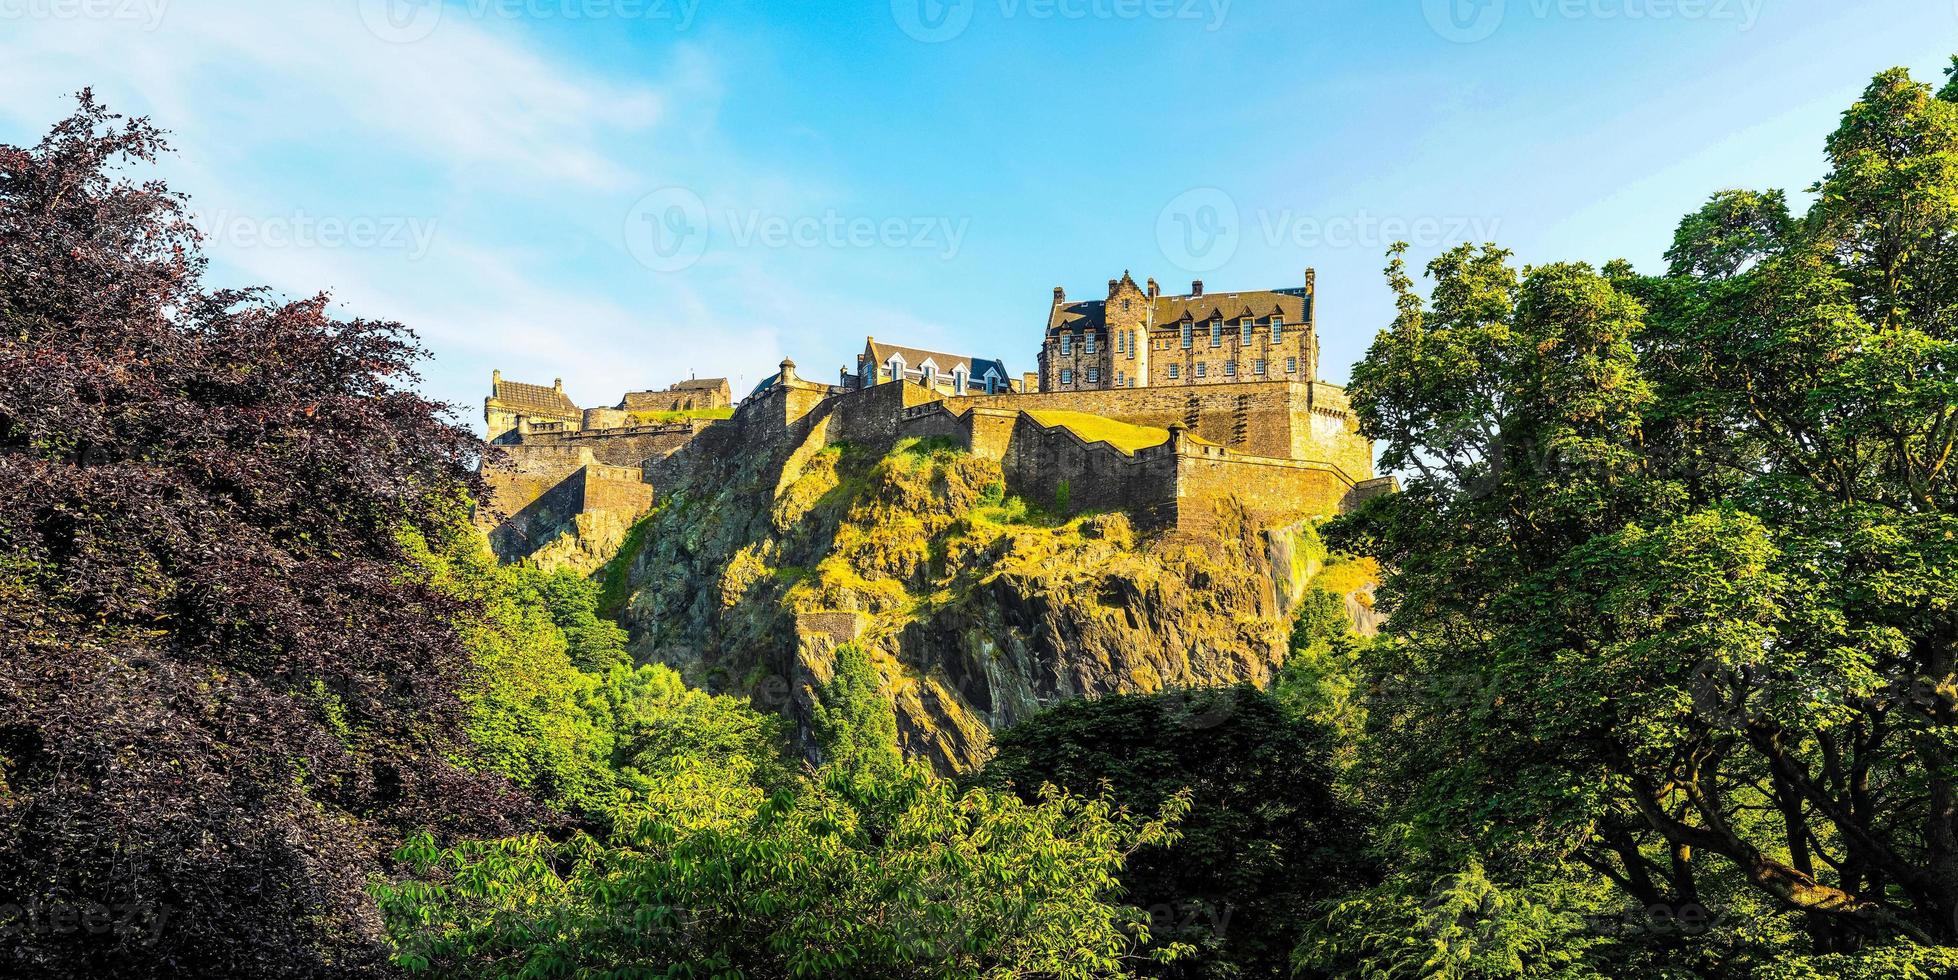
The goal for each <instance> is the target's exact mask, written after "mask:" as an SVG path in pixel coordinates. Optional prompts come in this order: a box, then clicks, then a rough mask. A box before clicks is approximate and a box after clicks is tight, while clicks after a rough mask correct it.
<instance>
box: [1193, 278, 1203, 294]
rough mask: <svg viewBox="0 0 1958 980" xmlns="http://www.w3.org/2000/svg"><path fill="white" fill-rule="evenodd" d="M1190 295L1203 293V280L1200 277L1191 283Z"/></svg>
mask: <svg viewBox="0 0 1958 980" xmlns="http://www.w3.org/2000/svg"><path fill="white" fill-rule="evenodd" d="M1190 295H1192V296H1202V295H1203V280H1201V279H1198V280H1197V281H1195V282H1192V283H1190Z"/></svg>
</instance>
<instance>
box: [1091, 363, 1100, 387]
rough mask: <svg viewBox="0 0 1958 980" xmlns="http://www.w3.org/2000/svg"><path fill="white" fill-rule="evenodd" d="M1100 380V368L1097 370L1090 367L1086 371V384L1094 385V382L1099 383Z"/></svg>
mask: <svg viewBox="0 0 1958 980" xmlns="http://www.w3.org/2000/svg"><path fill="white" fill-rule="evenodd" d="M1100 380H1101V369H1100V368H1098V367H1091V368H1089V369H1088V383H1089V384H1095V383H1096V382H1099V381H1100Z"/></svg>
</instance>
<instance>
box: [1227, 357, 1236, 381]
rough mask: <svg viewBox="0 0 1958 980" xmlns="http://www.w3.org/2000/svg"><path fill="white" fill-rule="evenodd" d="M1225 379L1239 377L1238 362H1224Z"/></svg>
mask: <svg viewBox="0 0 1958 980" xmlns="http://www.w3.org/2000/svg"><path fill="white" fill-rule="evenodd" d="M1224 377H1226V378H1235V377H1237V362H1236V361H1225V362H1224Z"/></svg>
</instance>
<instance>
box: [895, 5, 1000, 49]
mask: <svg viewBox="0 0 1958 980" xmlns="http://www.w3.org/2000/svg"><path fill="white" fill-rule="evenodd" d="M978 6H979V0H891V17H892V19H894V20H896V21H897V26H898V28H899V29H900V30H902V31H904V33H906V34H908V35H910V36H911V38H912V40H915V41H923V42H925V43H926V44H937V43H938V42H940V41H950V40H951V39H953V38H955V37H958V36H959V35H960V34H964V33H965V29H966V27H967V25H969V24H971V23H972V11H973V10H974V8H976V7H978Z"/></svg>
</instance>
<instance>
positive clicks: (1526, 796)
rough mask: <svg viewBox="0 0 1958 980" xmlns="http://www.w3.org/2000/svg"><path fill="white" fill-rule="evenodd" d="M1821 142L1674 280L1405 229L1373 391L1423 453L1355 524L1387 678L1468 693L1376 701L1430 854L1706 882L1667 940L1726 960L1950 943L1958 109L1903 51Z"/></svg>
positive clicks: (1373, 672) (1738, 211)
mask: <svg viewBox="0 0 1958 980" xmlns="http://www.w3.org/2000/svg"><path fill="white" fill-rule="evenodd" d="M1947 91H1952V90H1951V89H1947ZM1828 151H1829V159H1830V163H1831V169H1830V171H1829V173H1828V174H1827V175H1826V176H1825V177H1824V178H1823V180H1822V181H1821V182H1820V183H1819V184H1818V185H1817V186H1816V188H1815V192H1816V200H1815V203H1814V205H1813V206H1812V207H1811V208H1810V210H1809V212H1808V213H1807V214H1806V215H1805V216H1804V217H1802V218H1801V219H1799V220H1793V219H1789V218H1787V217H1786V216H1785V213H1784V210H1783V209H1784V204H1783V201H1782V197H1781V195H1780V194H1778V193H1774V192H1764V193H1758V194H1755V193H1745V192H1729V193H1724V194H1722V195H1718V196H1716V197H1715V198H1714V199H1713V201H1712V202H1711V203H1710V204H1709V205H1708V206H1707V207H1706V208H1705V209H1703V210H1702V211H1701V212H1699V213H1697V214H1696V215H1693V216H1691V217H1689V218H1688V219H1687V220H1686V221H1685V222H1684V223H1683V224H1682V226H1681V229H1680V233H1679V236H1678V238H1677V239H1676V240H1675V242H1674V246H1673V250H1672V251H1671V252H1670V253H1669V254H1668V258H1669V259H1670V260H1671V263H1672V266H1671V274H1670V275H1668V276H1665V277H1662V278H1640V277H1638V276H1636V275H1634V274H1632V272H1631V270H1630V269H1629V267H1628V266H1626V265H1625V264H1623V263H1613V264H1612V265H1609V266H1607V267H1605V268H1604V269H1603V270H1595V269H1592V268H1591V267H1589V266H1586V265H1582V264H1553V265H1545V266H1536V267H1529V268H1525V269H1522V270H1521V271H1520V272H1519V271H1518V270H1516V269H1514V268H1513V267H1512V266H1511V265H1510V263H1509V256H1508V254H1507V253H1506V252H1503V251H1501V250H1500V249H1497V248H1495V247H1493V246H1488V247H1483V248H1475V247H1469V246H1464V247H1462V248H1459V249H1455V250H1453V251H1450V252H1448V253H1446V254H1444V255H1443V256H1441V257H1440V258H1438V259H1436V260H1435V261H1434V262H1433V263H1432V264H1431V265H1430V266H1429V267H1428V273H1429V275H1430V276H1431V277H1432V278H1433V283H1434V285H1433V290H1432V295H1431V297H1430V298H1429V300H1428V301H1427V302H1425V303H1424V302H1423V300H1422V298H1421V297H1419V296H1418V295H1417V294H1416V293H1415V292H1414V288H1413V282H1412V279H1411V277H1410V276H1409V275H1408V273H1407V272H1406V270H1405V269H1404V267H1403V264H1402V261H1401V259H1400V257H1399V253H1398V252H1396V253H1395V255H1394V258H1393V262H1392V264H1391V265H1390V267H1389V269H1388V279H1389V283H1390V285H1391V286H1392V287H1393V288H1394V289H1395V290H1396V292H1397V294H1398V297H1399V300H1398V308H1399V316H1398V317H1397V318H1396V320H1395V322H1394V325H1393V327H1392V328H1391V329H1390V330H1388V331H1385V332H1383V333H1382V334H1381V335H1380V337H1379V339H1378V340H1377V341H1376V342H1375V344H1374V346H1373V348H1372V350H1371V351H1370V352H1369V354H1368V356H1367V359H1366V360H1365V362H1363V363H1362V364H1361V365H1359V366H1358V367H1357V368H1356V369H1355V371H1354V375H1353V385H1352V387H1351V389H1350V392H1351V395H1352V397H1353V400H1354V405H1355V408H1356V410H1357V411H1358V413H1359V414H1360V416H1361V419H1362V424H1363V426H1364V428H1365V430H1366V431H1367V432H1368V433H1370V434H1372V435H1374V436H1375V437H1377V438H1380V439H1383V440H1385V451H1384V453H1383V460H1384V461H1385V462H1387V464H1388V465H1390V466H1393V467H1396V468H1402V469H1405V470H1406V471H1407V472H1408V473H1409V474H1410V477H1411V478H1410V479H1409V480H1408V482H1407V485H1406V488H1405V492H1404V493H1401V494H1398V495H1394V496H1391V497H1384V498H1377V499H1375V500H1374V501H1371V502H1369V504H1368V505H1367V506H1366V507H1364V508H1363V510H1362V512H1361V513H1360V514H1358V515H1355V516H1354V517H1352V518H1349V519H1346V520H1343V521H1341V522H1339V524H1338V525H1337V526H1336V528H1335V529H1334V532H1333V534H1332V539H1333V543H1334V544H1335V545H1337V546H1340V547H1343V548H1345V549H1347V550H1351V551H1357V552H1361V553H1367V554H1374V555H1378V556H1379V557H1380V559H1381V561H1382V563H1383V565H1384V566H1386V567H1387V568H1389V569H1390V570H1391V572H1390V575H1389V577H1388V581H1387V582H1386V584H1385V586H1384V588H1383V589H1382V590H1381V592H1380V596H1381V599H1382V601H1383V604H1384V606H1385V607H1386V608H1387V609H1388V610H1389V611H1390V613H1391V618H1390V620H1389V624H1388V634H1389V636H1390V637H1391V642H1388V643H1383V644H1380V645H1378V646H1377V647H1375V649H1374V650H1373V651H1371V652H1369V653H1368V654H1366V655H1365V657H1364V660H1365V670H1366V678H1365V681H1364V683H1365V684H1366V685H1368V686H1370V687H1385V688H1389V689H1402V690H1415V689H1423V688H1425V689H1428V690H1431V691H1433V690H1446V691H1448V692H1450V693H1449V695H1448V696H1442V697H1424V698H1417V699H1405V700H1402V699H1388V700H1386V701H1376V702H1370V703H1369V705H1368V708H1369V710H1368V712H1367V721H1366V723H1367V736H1366V740H1365V745H1364V747H1363V749H1362V767H1363V769H1364V770H1365V772H1364V777H1363V778H1364V779H1365V781H1366V783H1367V785H1368V786H1369V792H1370V794H1371V795H1372V796H1373V798H1375V799H1377V800H1379V801H1380V802H1381V803H1382V804H1383V806H1385V807H1386V812H1387V821H1386V823H1385V825H1384V826H1383V827H1382V830H1381V835H1380V839H1381V841H1382V844H1383V846H1384V847H1385V848H1386V849H1387V850H1388V852H1389V853H1390V854H1391V856H1392V860H1393V861H1394V862H1395V864H1396V865H1397V866H1399V867H1400V868H1401V869H1403V871H1404V872H1407V873H1413V872H1415V871H1418V870H1420V869H1429V870H1435V869H1445V868H1448V867H1462V866H1465V865H1466V864H1467V863H1469V862H1472V861H1480V862H1482V863H1483V864H1484V865H1485V866H1486V874H1487V877H1488V879H1489V880H1490V882H1491V883H1492V884H1493V886H1494V887H1496V888H1498V889H1501V890H1504V891H1515V890H1518V889H1524V890H1527V889H1529V888H1533V887H1536V886H1537V885H1539V884H1555V883H1556V882H1557V881H1559V880H1562V881H1567V882H1569V883H1572V884H1581V885H1589V886H1604V887H1609V888H1610V889H1611V890H1612V891H1613V892H1614V893H1615V894H1616V895H1618V896H1620V899H1619V900H1620V901H1624V902H1627V903H1629V904H1630V905H1632V906H1633V907H1637V908H1686V907H1702V908H1705V909H1709V910H1712V911H1713V913H1714V915H1713V919H1714V921H1715V923H1716V925H1715V926H1714V927H1713V928H1709V929H1707V930H1705V931H1704V932H1703V933H1701V934H1699V935H1694V936H1678V935H1673V936H1666V937H1644V938H1643V939H1642V941H1641V943H1640V945H1641V946H1642V948H1643V949H1644V950H1646V951H1648V952H1657V953H1662V954H1663V955H1664V957H1665V960H1666V962H1667V963H1669V964H1673V965H1674V966H1675V967H1690V968H1692V969H1695V970H1698V971H1702V972H1717V971H1719V970H1730V971H1733V970H1741V969H1743V968H1744V967H1745V966H1746V964H1748V963H1749V962H1755V963H1756V964H1757V965H1759V964H1760V963H1763V962H1766V961H1769V960H1772V959H1774V958H1775V957H1776V956H1783V957H1785V956H1804V955H1813V956H1817V957H1822V958H1821V959H1817V960H1816V961H1815V962H1817V963H1821V962H1828V963H1831V964H1837V965H1842V966H1843V968H1844V969H1847V968H1848V967H1847V966H1846V965H1844V964H1847V963H1848V962H1849V961H1847V960H1831V959H1827V957H1829V956H1833V955H1835V954H1844V953H1849V952H1852V951H1855V950H1857V949H1859V948H1863V947H1866V946H1869V945H1870V944H1872V943H1877V942H1880V941H1884V940H1892V939H1909V940H1915V941H1918V942H1925V941H1930V942H1937V943H1953V942H1958V876H1954V875H1953V874H1952V873H1951V872H1950V869H1951V868H1952V867H1954V866H1958V823H1955V822H1954V820H1955V819H1958V818H1954V814H1958V780H1954V776H1958V773H1954V772H1953V771H1952V762H1951V751H1952V748H1953V746H1954V745H1958V727H1955V726H1958V710H1954V704H1953V699H1952V697H1951V693H1950V692H1951V691H1952V690H1953V688H1954V687H1958V675H1954V671H1955V670H1958V485H1955V483H1954V481H1958V475H1954V474H1958V465H1955V464H1958V454H1955V453H1954V447H1955V446H1958V327H1955V326H1954V319H1953V317H1952V313H1951V311H1952V310H1953V309H1954V308H1958V307H1954V303H1953V301H1954V299H1958V292H1954V291H1958V253H1954V252H1953V250H1952V248H1951V243H1952V242H1953V241H1954V239H1955V238H1958V221H1954V218H1958V105H1953V104H1952V103H1951V102H1949V101H1946V100H1942V99H1939V98H1935V97H1933V96H1932V94H1931V92H1930V89H1929V87H1928V86H1925V85H1920V84H1918V83H1915V82H1913V81H1911V80H1910V78H1909V76H1908V75H1907V74H1906V73H1904V72H1903V71H1902V70H1893V71H1888V72H1885V73H1883V74H1881V75H1879V76H1877V78H1876V79H1875V80H1874V81H1873V82H1872V83H1871V85H1870V86H1869V88H1868V89H1867V90H1866V91H1865V93H1864V95H1863V97H1862V98H1861V99H1860V100H1859V101H1858V102H1857V103H1856V104H1855V105H1854V106H1852V107H1851V108H1850V110H1849V111H1848V112H1847V113H1845V114H1844V116H1843V121H1842V124H1841V126H1840V128H1838V130H1837V131H1836V132H1835V133H1834V134H1833V135H1832V136H1831V137H1830V138H1829V141H1828ZM1449 678H1466V679H1467V680H1468V682H1469V683H1466V684H1461V685H1455V684H1448V685H1440V684H1437V683H1436V682H1437V681H1439V680H1446V679H1449ZM1550 869H1558V870H1557V871H1556V874H1558V875H1568V877H1565V878H1561V879H1558V878H1546V877H1545V875H1546V874H1548V873H1549V870H1550ZM1561 869H1581V870H1578V871H1569V872H1567V871H1564V870H1561ZM1620 953H1623V950H1622V949H1621V950H1620V952H1619V953H1614V954H1612V955H1620ZM1881 955H1888V954H1881ZM1908 955H1909V956H1911V957H1914V956H1917V955H1918V954H1917V953H1911V954H1908ZM1925 955H1931V954H1925ZM1932 959H1935V956H1932ZM1790 962H1792V961H1790ZM1832 968H1833V967H1832ZM1790 969H1793V968H1792V967H1790ZM1789 975H1791V976H1792V975H1804V974H1800V973H1791V974H1789Z"/></svg>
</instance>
